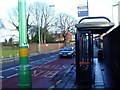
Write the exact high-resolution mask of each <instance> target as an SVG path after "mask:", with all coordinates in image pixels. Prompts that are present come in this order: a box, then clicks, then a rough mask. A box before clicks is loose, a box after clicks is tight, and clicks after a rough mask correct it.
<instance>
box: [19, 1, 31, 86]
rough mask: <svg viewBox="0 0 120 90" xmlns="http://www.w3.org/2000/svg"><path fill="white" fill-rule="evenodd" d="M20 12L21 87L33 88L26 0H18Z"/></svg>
mask: <svg viewBox="0 0 120 90" xmlns="http://www.w3.org/2000/svg"><path fill="white" fill-rule="evenodd" d="M18 14H19V39H20V40H19V59H20V67H19V72H18V79H19V80H18V86H19V88H32V79H31V71H30V66H29V64H28V41H27V24H26V0H18Z"/></svg>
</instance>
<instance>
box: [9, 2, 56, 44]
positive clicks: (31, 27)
mask: <svg viewBox="0 0 120 90" xmlns="http://www.w3.org/2000/svg"><path fill="white" fill-rule="evenodd" d="M10 11H11V12H9V17H10V19H9V22H10V23H11V24H12V25H14V26H15V27H16V29H17V30H19V22H18V8H13V9H11V10H10ZM26 11H27V15H26V21H27V30H28V34H29V36H31V38H32V37H34V36H35V35H36V34H37V33H38V26H39V24H40V31H41V32H40V33H41V34H40V35H41V43H45V42H46V32H48V30H49V29H50V28H51V22H52V20H53V18H54V12H53V10H52V9H51V8H50V7H49V5H47V4H45V3H41V2H35V3H33V4H30V5H29V6H28V7H27V10H26Z"/></svg>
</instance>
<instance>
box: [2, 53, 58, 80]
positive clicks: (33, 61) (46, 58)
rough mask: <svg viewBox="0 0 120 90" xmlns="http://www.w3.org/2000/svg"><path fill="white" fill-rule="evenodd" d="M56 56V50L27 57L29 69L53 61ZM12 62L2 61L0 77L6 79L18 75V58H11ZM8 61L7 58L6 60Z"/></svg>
mask: <svg viewBox="0 0 120 90" xmlns="http://www.w3.org/2000/svg"><path fill="white" fill-rule="evenodd" d="M57 58H58V52H54V53H49V54H44V55H43V54H42V55H36V56H30V57H29V65H30V68H31V70H32V69H34V68H37V67H38V66H40V65H42V64H45V63H48V62H51V61H54V60H56V59H57ZM13 59H14V60H13V61H12V62H8V63H4V64H3V65H2V70H1V71H0V73H2V74H0V75H1V76H0V78H2V79H8V78H11V77H14V76H16V75H18V68H19V60H18V58H13ZM8 61H9V60H8Z"/></svg>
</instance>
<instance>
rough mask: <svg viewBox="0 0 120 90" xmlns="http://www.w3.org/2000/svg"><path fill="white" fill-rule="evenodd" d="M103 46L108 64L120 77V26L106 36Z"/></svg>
mask: <svg viewBox="0 0 120 90" xmlns="http://www.w3.org/2000/svg"><path fill="white" fill-rule="evenodd" d="M103 47H104V48H103V51H104V52H103V53H104V60H105V62H106V64H107V65H108V66H109V68H110V69H111V70H112V72H114V73H116V75H118V77H119V78H120V76H119V74H120V26H118V27H117V28H115V29H114V30H113V31H111V32H110V33H108V34H107V35H106V36H104V39H103Z"/></svg>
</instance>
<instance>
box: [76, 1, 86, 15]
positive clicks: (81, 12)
mask: <svg viewBox="0 0 120 90" xmlns="http://www.w3.org/2000/svg"><path fill="white" fill-rule="evenodd" d="M86 4H87V5H85V4H81V5H79V6H78V7H77V11H78V17H84V16H88V1H87V3H86Z"/></svg>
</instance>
